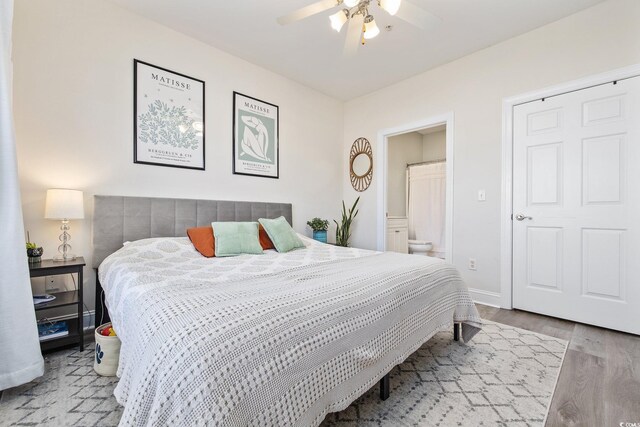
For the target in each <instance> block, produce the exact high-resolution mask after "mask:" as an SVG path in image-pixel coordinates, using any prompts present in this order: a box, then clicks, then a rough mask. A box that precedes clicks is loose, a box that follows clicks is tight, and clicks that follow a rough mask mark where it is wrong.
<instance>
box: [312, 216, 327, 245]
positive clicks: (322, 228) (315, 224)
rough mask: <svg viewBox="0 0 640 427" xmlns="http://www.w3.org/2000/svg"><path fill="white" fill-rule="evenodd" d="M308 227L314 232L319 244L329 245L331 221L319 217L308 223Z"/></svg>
mask: <svg viewBox="0 0 640 427" xmlns="http://www.w3.org/2000/svg"><path fill="white" fill-rule="evenodd" d="M307 225H308V226H309V227H311V229H312V230H313V238H314V240H317V241H318V242H322V243H327V230H328V229H329V221H328V220H326V219H321V218H318V217H315V218H313V219H312V220H311V221H307Z"/></svg>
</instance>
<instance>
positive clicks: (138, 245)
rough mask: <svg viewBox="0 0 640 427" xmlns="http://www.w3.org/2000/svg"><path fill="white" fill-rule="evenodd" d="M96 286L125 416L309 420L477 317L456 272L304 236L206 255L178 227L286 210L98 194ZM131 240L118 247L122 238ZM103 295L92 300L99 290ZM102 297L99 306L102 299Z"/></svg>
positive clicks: (178, 421) (286, 210) (193, 421)
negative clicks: (110, 332) (280, 247)
mask: <svg viewBox="0 0 640 427" xmlns="http://www.w3.org/2000/svg"><path fill="white" fill-rule="evenodd" d="M94 206H95V209H94V224H93V241H94V261H93V265H94V268H97V267H98V266H99V268H98V272H97V274H98V288H97V292H98V293H100V294H101V292H100V291H101V290H102V289H104V303H105V304H106V307H107V308H108V314H109V316H110V317H111V320H112V322H113V324H114V328H115V329H116V331H117V332H118V335H119V337H120V339H121V341H122V347H121V354H120V366H119V368H118V377H119V378H120V381H119V383H118V386H117V387H116V390H115V396H116V398H117V400H118V402H120V404H122V405H123V406H124V414H123V417H122V419H121V425H126V426H129V425H131V426H134V425H135V426H137V425H172V426H177V425H185V426H187V425H189V426H190V425H234V426H241V425H242V426H244V425H255V426H265V425H274V426H275V425H277V426H284V425H308V426H316V425H319V424H320V423H321V422H322V420H323V419H324V417H325V416H326V414H327V413H329V412H335V411H340V410H342V409H344V408H346V407H347V406H349V404H350V403H351V402H352V401H353V400H355V399H356V398H357V397H359V396H360V395H362V394H363V393H364V392H366V391H367V390H368V389H369V388H371V387H372V386H373V385H375V383H376V382H378V381H379V380H381V379H383V380H384V379H385V378H386V383H385V382H384V381H383V383H382V384H381V385H386V388H387V392H388V387H389V383H388V376H387V374H388V372H389V371H390V370H391V369H392V368H393V367H394V366H396V365H397V364H399V363H401V362H402V361H403V360H404V359H406V358H407V357H408V356H409V355H410V354H411V353H413V352H414V351H415V350H417V349H418V348H419V347H420V346H421V345H422V344H423V343H424V342H426V341H427V340H428V339H429V338H431V337H432V336H433V335H434V334H435V333H437V332H439V331H442V330H446V329H449V328H451V326H452V324H454V322H456V323H460V324H461V325H462V337H463V339H464V340H465V341H467V340H469V339H471V338H472V337H473V335H474V334H475V333H476V332H477V331H478V330H479V328H481V320H480V317H479V315H478V312H477V311H476V309H475V306H474V304H473V302H472V300H471V298H470V297H469V294H468V291H467V289H466V286H465V284H464V283H463V282H462V280H461V279H460V277H459V275H458V273H457V271H456V270H455V268H454V267H453V266H451V265H449V264H447V263H445V262H443V261H440V260H437V259H434V258H428V257H420V256H409V255H401V254H395V253H379V252H374V251H368V250H361V249H355V248H341V247H336V246H332V245H327V244H323V243H319V242H315V241H313V240H311V239H308V238H303V240H304V243H305V247H304V248H302V249H298V250H295V251H292V252H288V253H284V254H280V253H277V252H275V251H273V250H269V251H265V253H264V254H263V255H241V256H238V257H232V258H204V257H202V256H201V255H200V254H199V253H198V252H197V251H196V250H195V249H194V248H193V245H192V244H191V243H190V241H189V239H188V238H187V237H182V236H184V233H185V230H186V228H189V227H193V226H201V225H206V224H209V223H211V222H212V221H248V220H257V219H258V218H276V217H278V216H281V215H282V216H285V217H286V218H287V220H288V221H289V222H290V223H291V219H292V218H291V212H292V209H291V205H289V204H280V203H276V204H268V203H253V202H226V201H225V202H218V201H201V200H180V199H150V198H128V197H115V196H96V197H95V205H94ZM127 241H130V243H127V244H124V245H123V243H124V242H127ZM98 296H100V295H97V297H98ZM98 304H100V302H98Z"/></svg>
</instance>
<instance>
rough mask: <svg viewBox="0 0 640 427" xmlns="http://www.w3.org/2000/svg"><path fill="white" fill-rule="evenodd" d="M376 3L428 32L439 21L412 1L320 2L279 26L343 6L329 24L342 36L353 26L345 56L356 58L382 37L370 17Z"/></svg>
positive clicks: (292, 16) (282, 21)
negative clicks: (371, 41)
mask: <svg viewBox="0 0 640 427" xmlns="http://www.w3.org/2000/svg"><path fill="white" fill-rule="evenodd" d="M372 3H374V4H377V5H378V7H380V8H381V9H382V10H384V11H385V12H387V13H388V14H389V15H392V16H397V17H398V18H400V19H402V20H403V21H406V22H408V23H410V24H412V25H414V26H416V27H419V28H427V27H429V26H430V25H432V24H434V23H436V22H437V21H438V20H439V19H438V18H437V17H436V16H435V15H433V14H431V13H429V12H427V11H426V10H424V9H422V8H420V7H418V6H416V5H414V4H413V3H411V2H410V1H408V0H320V1H318V2H316V3H312V4H310V5H308V6H305V7H303V8H301V9H298V10H296V11H293V12H291V13H289V14H287V15H284V16H281V17H280V18H278V23H279V24H280V25H287V24H291V23H293V22H297V21H300V20H302V19H305V18H308V17H310V16H313V15H316V14H318V13H322V12H325V11H327V10H329V9H333V8H334V7H338V6H340V7H341V9H340V10H338V11H337V12H336V13H334V14H333V15H331V16H330V17H329V21H330V23H331V28H333V29H334V30H336V31H337V32H340V30H341V29H342V27H343V26H344V24H345V23H347V22H349V25H348V26H347V38H346V40H345V47H344V52H345V54H346V55H352V54H354V53H355V52H356V50H357V48H358V46H359V45H360V43H362V44H363V45H364V44H365V41H366V40H369V39H372V38H374V37H376V36H377V35H378V34H380V29H379V28H378V25H377V24H376V20H375V18H374V17H373V15H371V14H370V13H369V7H370V6H371V4H372Z"/></svg>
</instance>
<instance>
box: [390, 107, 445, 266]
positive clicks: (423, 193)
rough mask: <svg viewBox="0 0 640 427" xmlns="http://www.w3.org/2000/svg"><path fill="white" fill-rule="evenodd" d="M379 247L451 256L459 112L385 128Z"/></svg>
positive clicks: (429, 254) (419, 253) (432, 255)
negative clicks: (455, 132)
mask: <svg viewBox="0 0 640 427" xmlns="http://www.w3.org/2000/svg"><path fill="white" fill-rule="evenodd" d="M378 143H379V146H378V148H379V153H381V155H380V156H379V161H380V163H382V164H379V168H378V170H379V171H381V172H382V174H381V175H382V176H381V179H380V180H379V181H378V191H379V196H381V197H379V198H378V230H379V234H378V236H379V238H378V249H379V250H386V251H394V252H400V253H412V254H416V255H422V256H431V257H437V258H442V259H446V260H447V261H449V262H451V253H452V248H451V243H452V242H451V240H452V239H451V235H452V228H453V227H452V211H453V209H452V208H453V114H448V115H444V116H439V117H435V118H432V119H430V120H426V121H423V122H421V123H413V124H410V125H407V126H404V127H398V128H394V129H387V130H385V131H382V132H380V134H379V141H378Z"/></svg>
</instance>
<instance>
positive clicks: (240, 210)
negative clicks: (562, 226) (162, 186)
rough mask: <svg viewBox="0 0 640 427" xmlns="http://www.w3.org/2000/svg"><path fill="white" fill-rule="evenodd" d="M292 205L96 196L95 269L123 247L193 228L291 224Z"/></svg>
mask: <svg viewBox="0 0 640 427" xmlns="http://www.w3.org/2000/svg"><path fill="white" fill-rule="evenodd" d="M291 210H292V209H291V204H290V203H261V202H232V201H226V200H224V201H222V200H188V199H158V198H150V197H122V196H94V208H93V263H92V266H93V268H98V266H99V265H100V263H101V262H102V261H103V260H104V259H105V258H106V257H108V256H109V255H111V254H112V253H114V252H115V251H117V250H118V249H120V248H121V247H122V243H123V242H126V241H133V240H139V239H146V238H149V237H181V236H186V235H187V234H186V230H187V228H190V227H199V226H204V225H209V224H211V222H213V221H257V220H258V218H278V217H279V216H284V217H285V218H286V219H287V221H289V224H292V212H291Z"/></svg>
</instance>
